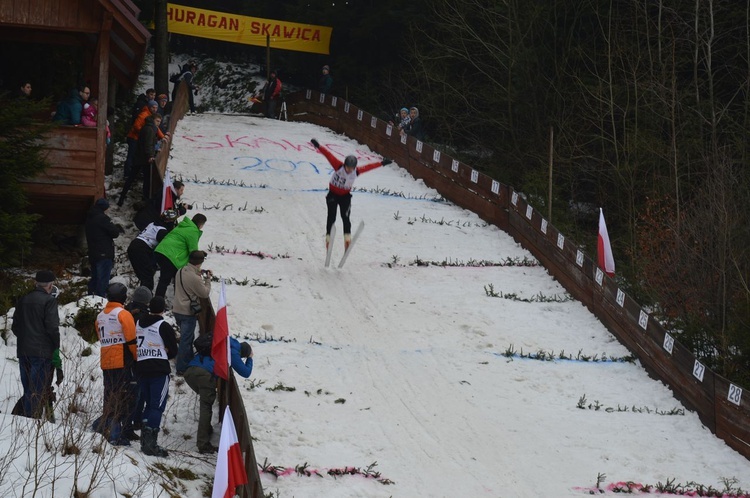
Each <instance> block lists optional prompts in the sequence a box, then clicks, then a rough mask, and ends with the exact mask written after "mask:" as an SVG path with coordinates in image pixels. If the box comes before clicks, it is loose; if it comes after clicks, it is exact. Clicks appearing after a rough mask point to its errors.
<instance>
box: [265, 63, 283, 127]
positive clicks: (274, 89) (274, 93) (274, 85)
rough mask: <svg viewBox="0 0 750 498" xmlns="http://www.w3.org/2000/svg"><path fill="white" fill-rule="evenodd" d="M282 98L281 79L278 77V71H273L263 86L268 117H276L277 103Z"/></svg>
mask: <svg viewBox="0 0 750 498" xmlns="http://www.w3.org/2000/svg"><path fill="white" fill-rule="evenodd" d="M280 99H281V80H280V79H278V78H277V77H276V71H271V73H270V74H269V76H268V81H266V84H265V85H264V86H263V100H264V101H265V103H266V117H267V118H271V119H273V118H275V117H276V104H277V103H278V101H279V100H280Z"/></svg>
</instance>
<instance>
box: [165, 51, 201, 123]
mask: <svg viewBox="0 0 750 498" xmlns="http://www.w3.org/2000/svg"><path fill="white" fill-rule="evenodd" d="M181 71H182V74H181V75H180V77H179V78H178V79H177V81H175V83H174V89H172V101H174V100H175V99H176V98H177V89H178V88H179V87H180V83H181V82H183V81H184V82H185V85H187V91H188V106H189V107H190V112H191V113H195V100H194V98H193V95H197V94H198V91H199V90H200V87H199V86H198V85H196V84H195V81H194V79H195V73H197V72H198V64H197V63H196V62H195V61H189V62H188V63H187V64H186V65H185V66H184V67H183V68H182V70H181Z"/></svg>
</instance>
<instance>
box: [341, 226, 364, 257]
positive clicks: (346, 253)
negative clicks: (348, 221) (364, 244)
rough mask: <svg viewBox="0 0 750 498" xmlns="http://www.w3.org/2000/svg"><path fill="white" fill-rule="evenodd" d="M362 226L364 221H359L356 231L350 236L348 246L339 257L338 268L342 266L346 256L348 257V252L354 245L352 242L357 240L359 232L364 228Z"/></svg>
mask: <svg viewBox="0 0 750 498" xmlns="http://www.w3.org/2000/svg"><path fill="white" fill-rule="evenodd" d="M364 228H365V222H364V221H360V222H359V226H358V227H357V231H356V232H354V235H353V236H352V241H351V243H350V244H349V247H348V248H347V250H346V251H345V252H344V255H343V256H342V257H341V261H339V268H341V267H342V266H344V263H346V258H348V257H349V253H350V252H352V247H354V244H355V243H356V242H357V239H358V238H359V234H361V233H362V230H364Z"/></svg>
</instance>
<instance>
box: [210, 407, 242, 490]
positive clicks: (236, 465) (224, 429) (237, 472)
mask: <svg viewBox="0 0 750 498" xmlns="http://www.w3.org/2000/svg"><path fill="white" fill-rule="evenodd" d="M243 484H247V472H246V471H245V465H244V461H243V459H242V449H241V448H240V442H239V439H238V438H237V430H236V429H235V427H234V420H233V419H232V412H231V411H230V410H229V406H227V407H226V409H225V410H224V419H223V421H222V422H221V439H220V440H219V454H218V455H217V456H216V474H215V475H214V488H213V492H212V493H211V498H232V497H233V496H234V495H235V493H236V490H237V486H241V485H243Z"/></svg>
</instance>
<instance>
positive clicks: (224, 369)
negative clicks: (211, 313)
mask: <svg viewBox="0 0 750 498" xmlns="http://www.w3.org/2000/svg"><path fill="white" fill-rule="evenodd" d="M225 292H226V291H225V289H224V279H222V280H221V293H220V294H219V309H218V311H216V324H215V325H214V340H213V343H211V357H212V358H213V359H214V374H215V375H216V376H217V377H221V378H222V379H224V380H229V361H230V358H231V357H230V355H229V322H227V297H226V293H225Z"/></svg>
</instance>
